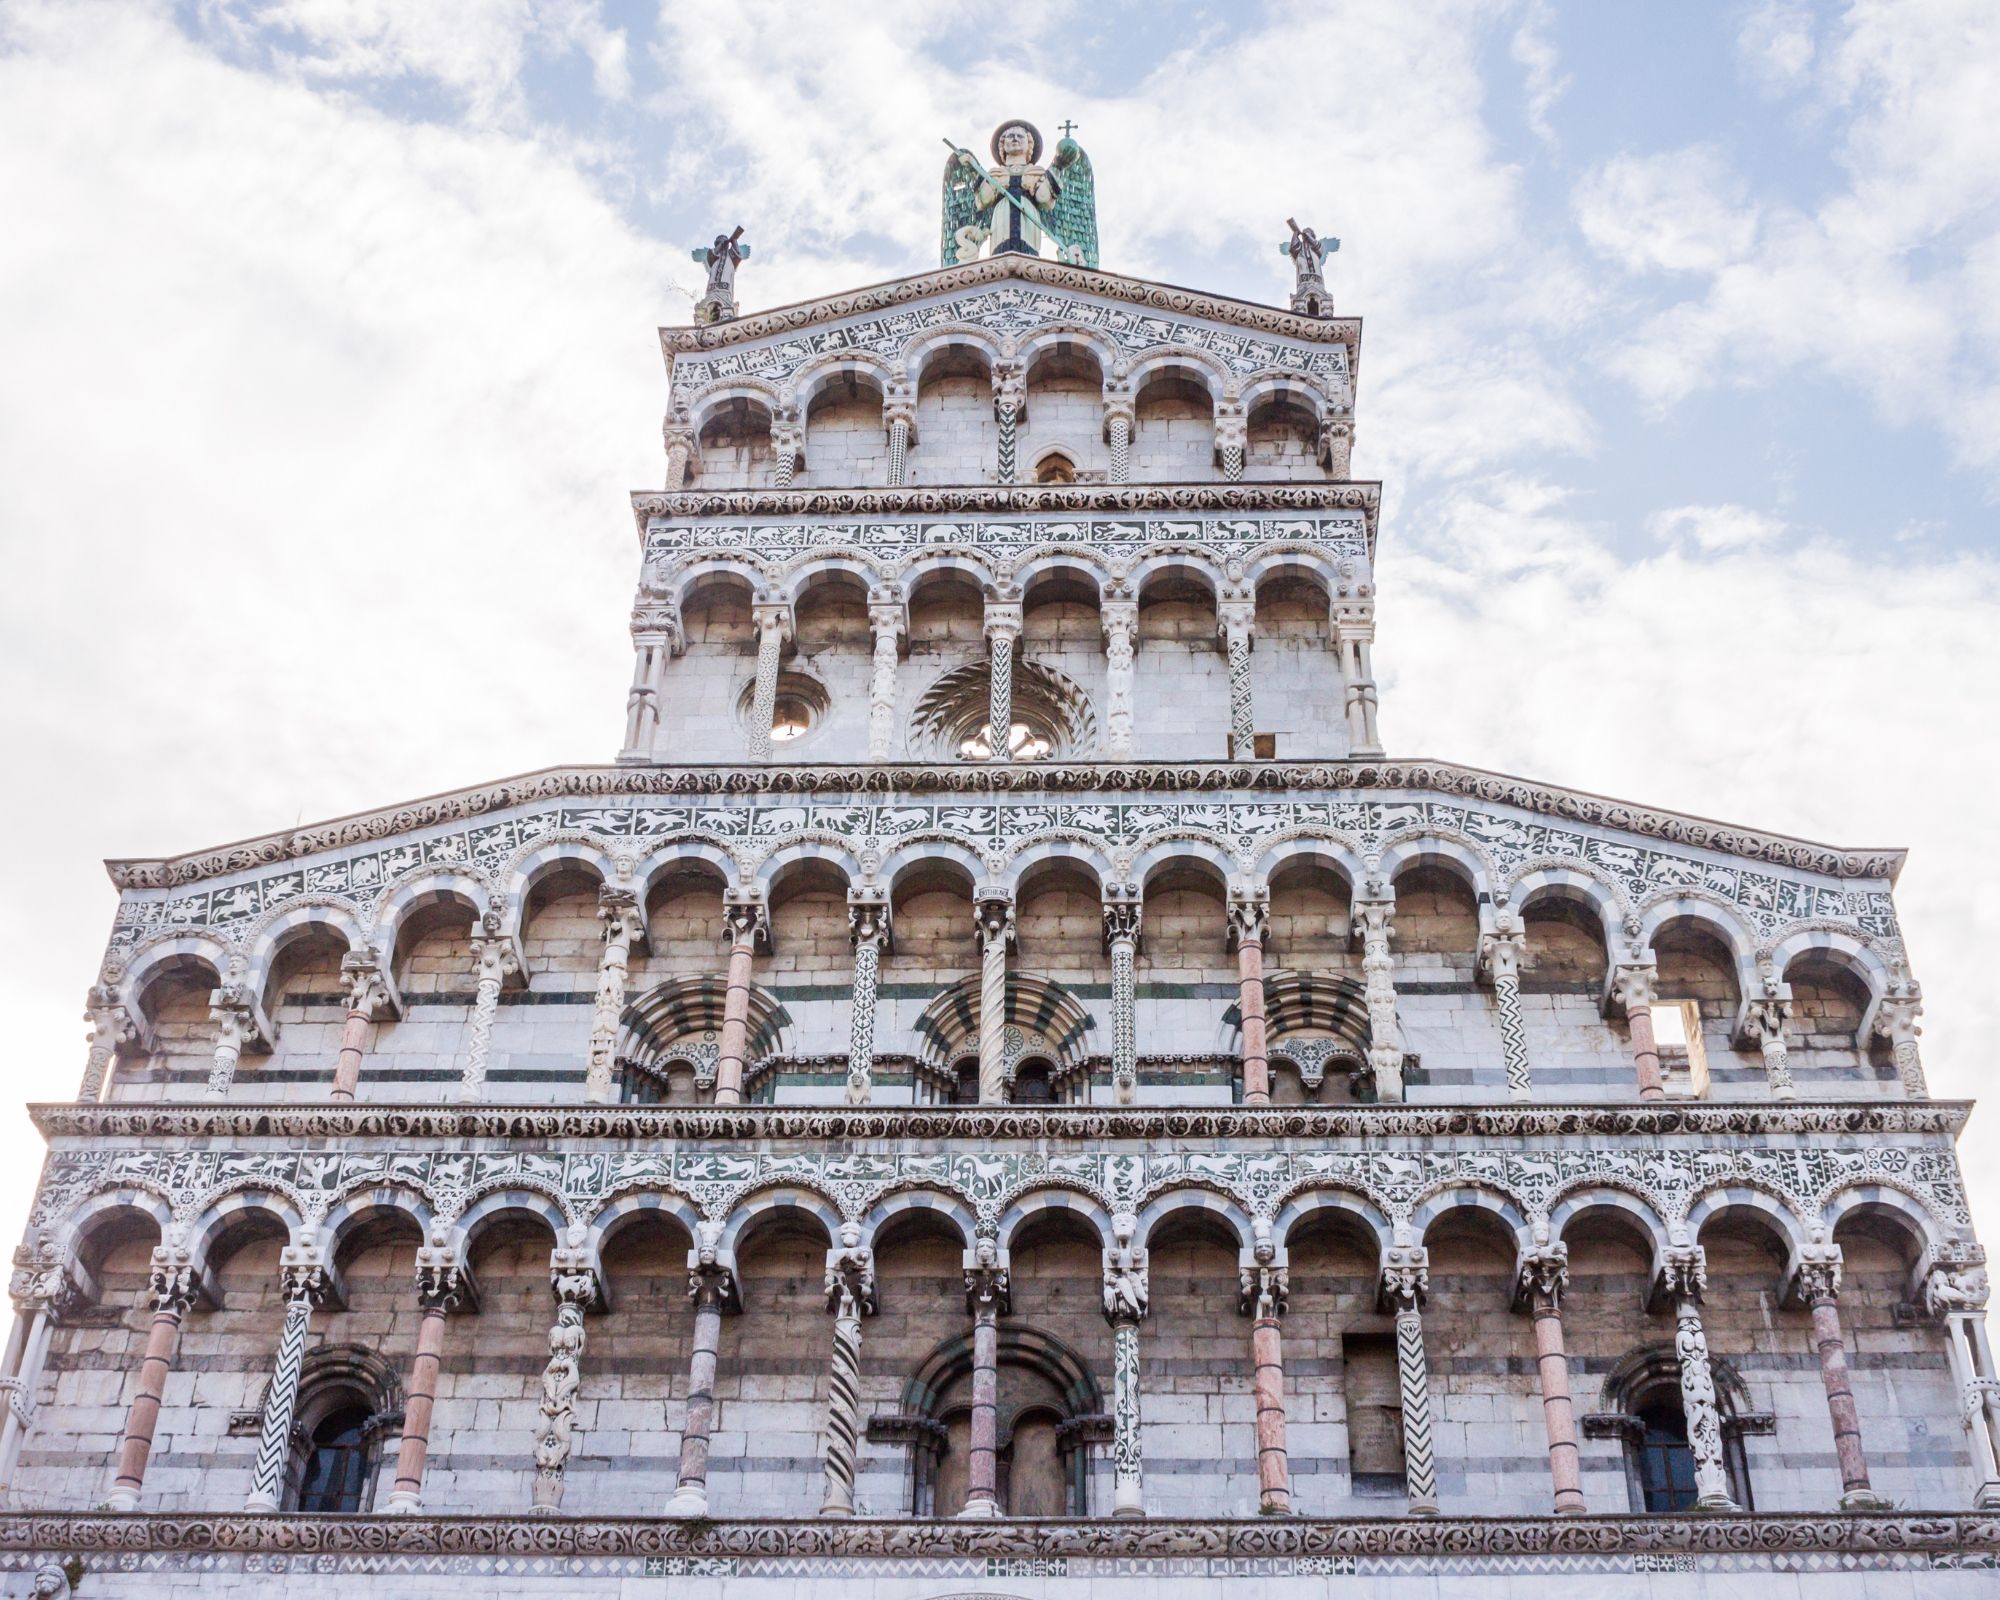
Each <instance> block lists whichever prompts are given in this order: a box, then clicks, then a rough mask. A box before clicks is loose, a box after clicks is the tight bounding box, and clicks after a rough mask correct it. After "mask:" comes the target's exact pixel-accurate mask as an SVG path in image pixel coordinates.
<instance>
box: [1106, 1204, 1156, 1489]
mask: <svg viewBox="0 0 2000 1600" xmlns="http://www.w3.org/2000/svg"><path fill="white" fill-rule="evenodd" d="M1138 1226H1139V1219H1138V1218H1137V1217H1136V1216H1134V1215H1133V1214H1132V1213H1131V1212H1130V1211H1120V1212H1118V1213H1117V1214H1116V1215H1115V1216H1114V1217H1113V1218H1112V1219H1111V1228H1112V1235H1113V1239H1114V1241H1115V1242H1114V1243H1113V1245H1112V1246H1111V1247H1110V1248H1109V1249H1107V1250H1106V1251H1105V1252H1104V1318H1105V1320H1106V1321H1107V1322H1109V1323H1110V1324H1111V1482H1112V1495H1111V1514H1112V1515H1113V1516H1114V1517H1143V1516H1144V1515H1145V1514H1146V1486H1145V1477H1144V1470H1143V1466H1142V1461H1143V1452H1142V1451H1141V1449H1140V1443H1139V1324H1140V1323H1141V1322H1142V1321H1144V1320H1145V1316H1146V1308H1147V1306H1148V1304H1149V1303H1150V1301H1151V1288H1150V1285H1149V1284H1148V1282H1147V1275H1146V1252H1145V1250H1144V1249H1143V1248H1141V1247H1139V1246H1138V1245H1135V1244H1134V1243H1133V1238H1134V1236H1135V1234H1136V1233H1137V1231H1138Z"/></svg>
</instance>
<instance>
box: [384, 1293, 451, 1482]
mask: <svg viewBox="0 0 2000 1600" xmlns="http://www.w3.org/2000/svg"><path fill="white" fill-rule="evenodd" d="M462 1289H463V1284H462V1281H461V1279H460V1275H459V1272H458V1270H457V1269H456V1268H455V1267H430V1268H419V1269H418V1272H417V1303H418V1305H419V1306H420V1307H421V1308H422V1312H423V1314H422V1317H421V1318H420V1319H419V1321H418V1323H417V1353H416V1356H415V1357H414V1358H413V1359H412V1360H411V1362H410V1377H409V1381H408V1382H407V1383H406V1384H405V1385H404V1386H403V1388H404V1398H403V1439H402V1443H401V1444H400V1445H399V1446H398V1447H397V1450H396V1487H395V1490H394V1492H393V1493H391V1494H390V1496H389V1505H388V1509H389V1510H391V1511H396V1512H410V1511H417V1510H420V1509H421V1508H422V1506H423V1503H424V1463H425V1461H426V1459H427V1458H428V1457H429V1455H430V1446H431V1413H432V1412H433V1411H434V1410H435V1409H436V1407H437V1383H438V1365H439V1360H440V1358H441V1357H442V1356H443V1354H444V1319H445V1317H446V1316H447V1315H448V1314H449V1313H450V1311H451V1308H452V1307H453V1306H455V1305H457V1304H458V1299H459V1295H460V1293H461V1292H462Z"/></svg>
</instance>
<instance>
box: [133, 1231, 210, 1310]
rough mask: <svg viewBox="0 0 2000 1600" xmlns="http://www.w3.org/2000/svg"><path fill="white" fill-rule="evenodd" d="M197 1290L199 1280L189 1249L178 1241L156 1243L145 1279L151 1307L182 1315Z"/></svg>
mask: <svg viewBox="0 0 2000 1600" xmlns="http://www.w3.org/2000/svg"><path fill="white" fill-rule="evenodd" d="M200 1293H201V1281H200V1279H199V1278H198V1277H197V1276H196V1274H195V1270H194V1261H193V1259H192V1258H191V1257H190V1256H189V1255H188V1252H187V1251H186V1250H185V1249H184V1248H181V1247H180V1246H177V1245H165V1244H163V1245H160V1246H158V1247H156V1248H155V1249H154V1251H153V1260H152V1264H151V1267H150V1270H149V1275H148V1277H147V1280H146V1299H147V1302H148V1303H149V1304H150V1305H151V1306H152V1308H153V1309H154V1310H155V1311H169V1312H172V1313H173V1314H174V1315H175V1316H177V1317H184V1316H186V1315H187V1314H188V1310H189V1308H190V1307H192V1306H193V1305H194V1303H195V1300H196V1298H197V1296H199V1295H200Z"/></svg>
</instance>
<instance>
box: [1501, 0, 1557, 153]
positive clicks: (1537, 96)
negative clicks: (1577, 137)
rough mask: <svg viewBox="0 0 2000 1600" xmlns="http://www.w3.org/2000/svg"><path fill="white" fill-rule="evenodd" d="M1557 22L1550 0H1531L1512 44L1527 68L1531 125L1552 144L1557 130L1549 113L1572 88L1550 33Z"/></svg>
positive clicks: (1518, 62) (1511, 49) (1512, 50)
mask: <svg viewBox="0 0 2000 1600" xmlns="http://www.w3.org/2000/svg"><path fill="white" fill-rule="evenodd" d="M1554 26H1555V14H1554V13H1553V12H1552V11H1551V10H1550V9H1549V5H1548V0H1528V3H1527V4H1526V5H1525V6H1523V7H1522V10H1521V21H1520V24H1519V26H1517V27H1516V28H1515V29H1514V38H1513V40H1512V43H1511V44H1510V46H1509V52H1510V54H1512V56H1513V58H1514V62H1515V65H1517V66H1519V67H1520V68H1521V69H1522V70H1523V73H1524V76H1525V80H1526V81H1525V83H1524V85H1523V87H1524V89H1525V91H1526V94H1527V98H1528V105H1527V113H1528V126H1529V128H1530V129H1531V130H1533V132H1534V135H1535V137H1536V138H1538V139H1541V140H1544V141H1546V142H1548V143H1550V144H1553V143H1554V142H1555V130H1554V129H1553V128H1551V127H1550V126H1549V113H1550V112H1551V111H1553V110H1554V109H1555V105H1556V102H1557V101H1558V100H1560V99H1561V98H1562V97H1563V92H1564V91H1565V90H1566V89H1568V88H1569V78H1568V76H1567V74H1565V73H1564V72H1563V71H1562V70H1561V67H1562V56H1561V54H1560V52H1559V51H1557V49H1556V45H1555V41H1554V40H1553V39H1552V38H1550V37H1549V33H1550V30H1551V29H1552V28H1554Z"/></svg>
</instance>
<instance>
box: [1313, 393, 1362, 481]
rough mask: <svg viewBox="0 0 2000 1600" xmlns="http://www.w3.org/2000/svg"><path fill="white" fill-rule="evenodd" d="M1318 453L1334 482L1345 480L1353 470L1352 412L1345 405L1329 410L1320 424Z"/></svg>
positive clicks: (1327, 473)
mask: <svg viewBox="0 0 2000 1600" xmlns="http://www.w3.org/2000/svg"><path fill="white" fill-rule="evenodd" d="M1319 450H1320V455H1321V456H1322V457H1323V458H1324V459H1325V461H1326V475H1327V476H1328V477H1329V478H1331V479H1333V480H1334V481H1335V482H1336V483H1342V482H1345V481H1346V480H1347V479H1348V477H1349V476H1351V475H1352V473H1353V471H1354V413H1353V411H1352V410H1351V409H1349V408H1348V407H1346V406H1341V407H1339V408H1338V409H1336V410H1334V411H1332V412H1330V413H1329V414H1328V416H1327V419H1326V421H1325V422H1323V423H1322V424H1321V425H1320V434H1319Z"/></svg>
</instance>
